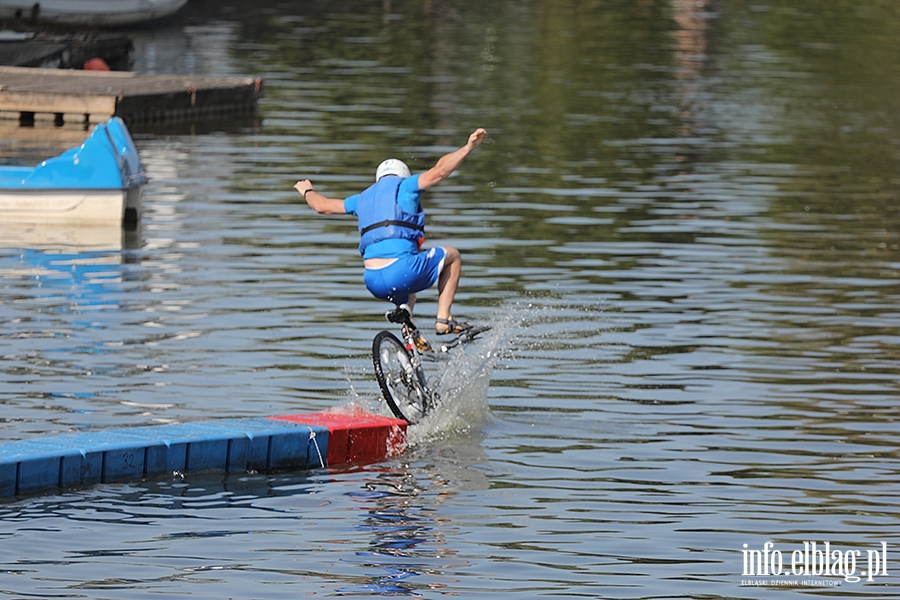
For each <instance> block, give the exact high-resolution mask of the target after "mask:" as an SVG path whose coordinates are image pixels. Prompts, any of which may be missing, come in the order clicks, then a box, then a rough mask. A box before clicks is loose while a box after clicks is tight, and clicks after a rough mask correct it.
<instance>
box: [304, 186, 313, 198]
mask: <svg viewBox="0 0 900 600" xmlns="http://www.w3.org/2000/svg"><path fill="white" fill-rule="evenodd" d="M314 191H316V190H314V189H312V188H309V189H308V190H306V191H305V192H303V199H304V200H306V195H307V194H308V193H310V192H314Z"/></svg>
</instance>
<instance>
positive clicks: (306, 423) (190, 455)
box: [0, 413, 406, 497]
mask: <svg viewBox="0 0 900 600" xmlns="http://www.w3.org/2000/svg"><path fill="white" fill-rule="evenodd" d="M405 441H406V422H405V421H402V420H398V419H390V418H386V417H381V416H377V415H370V414H366V413H356V414H338V413H312V414H300V415H282V416H276V417H257V418H237V419H219V420H211V421H201V422H197V423H181V424H174V425H158V426H148V427H133V428H128V429H113V430H107V431H98V432H85V433H71V434H64V435H55V436H47V437H43V438H39V439H31V440H21V441H13V442H7V443H4V444H0V497H8V496H17V495H23V494H31V493H35V492H40V491H44V490H50V489H56V488H66V487H72V486H79V485H91V484H96V483H110V482H117V481H121V482H124V481H135V480H140V479H143V478H146V477H151V476H154V475H161V474H164V473H173V472H182V473H184V472H194V471H207V470H217V471H224V472H228V473H235V472H248V471H257V472H265V471H275V470H306V469H316V468H325V467H328V466H336V465H338V464H343V463H347V462H372V461H376V460H381V459H383V458H385V457H387V456H392V455H395V454H400V453H402V452H403V451H404V450H405Z"/></svg>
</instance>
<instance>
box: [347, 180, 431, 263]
mask: <svg viewBox="0 0 900 600" xmlns="http://www.w3.org/2000/svg"><path fill="white" fill-rule="evenodd" d="M402 181H403V178H402V177H392V176H388V177H382V178H381V179H380V180H378V182H376V183H375V184H374V185H371V186H369V187H368V188H366V190H365V191H363V192H362V193H361V194H360V195H359V201H358V202H357V204H356V216H357V217H358V218H359V235H360V238H359V253H360V254H363V255H365V252H366V248H367V247H368V246H370V245H371V244H374V243H375V242H380V241H382V240H388V239H402V240H411V241H413V242H416V243H418V244H419V245H420V246H421V243H419V240H420V239H424V237H425V211H424V210H419V212H417V213H413V214H411V213H408V212H406V211H405V210H403V209H402V208H400V204H399V203H398V202H397V193H398V191H399V189H400V183H401V182H402Z"/></svg>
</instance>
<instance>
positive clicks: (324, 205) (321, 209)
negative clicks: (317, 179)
mask: <svg viewBox="0 0 900 600" xmlns="http://www.w3.org/2000/svg"><path fill="white" fill-rule="evenodd" d="M294 189H295V190H297V191H298V192H300V195H301V196H303V199H304V200H306V203H307V204H309V207H310V208H311V209H313V210H314V211H316V212H317V213H319V214H320V215H345V214H347V211H346V210H345V209H344V201H343V200H338V199H337V198H328V197H327V196H323V195H322V194H320V193H319V192H317V191H316V190H315V189H313V184H312V182H311V181H310V180H309V179H302V180H300V181H298V182H297V183H295V184H294Z"/></svg>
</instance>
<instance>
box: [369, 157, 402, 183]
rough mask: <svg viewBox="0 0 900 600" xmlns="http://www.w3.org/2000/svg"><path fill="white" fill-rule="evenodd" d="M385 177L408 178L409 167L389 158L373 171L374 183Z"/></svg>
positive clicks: (400, 161)
mask: <svg viewBox="0 0 900 600" xmlns="http://www.w3.org/2000/svg"><path fill="white" fill-rule="evenodd" d="M385 175H396V176H397V177H409V167H407V166H406V163H405V162H403V161H402V160H398V159H396V158H389V159H387V160H386V161H384V162H383V163H381V164H380V165H378V168H377V169H375V181H378V180H379V179H381V178H382V177H384V176H385Z"/></svg>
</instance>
